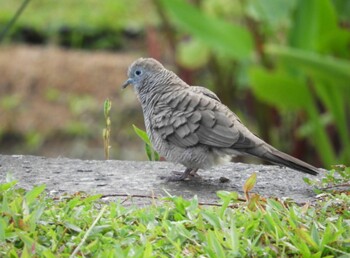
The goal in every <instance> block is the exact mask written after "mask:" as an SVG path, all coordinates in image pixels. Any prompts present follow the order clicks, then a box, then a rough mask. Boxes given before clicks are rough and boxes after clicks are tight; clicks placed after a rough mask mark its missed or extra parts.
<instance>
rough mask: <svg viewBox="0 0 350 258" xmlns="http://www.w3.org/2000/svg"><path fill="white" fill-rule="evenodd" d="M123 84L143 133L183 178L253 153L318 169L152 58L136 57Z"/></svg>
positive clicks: (311, 170) (309, 170)
mask: <svg viewBox="0 0 350 258" xmlns="http://www.w3.org/2000/svg"><path fill="white" fill-rule="evenodd" d="M127 76H128V79H127V80H126V81H125V82H124V83H123V85H122V88H123V89H125V88H126V87H127V86H128V85H130V84H131V85H133V88H134V91H135V92H136V95H137V98H138V100H139V101H140V103H141V107H142V111H143V116H144V122H145V127H146V132H147V134H148V136H149V139H150V141H151V143H152V144H153V147H154V149H155V150H156V151H157V152H158V153H159V154H160V155H161V156H163V157H165V159H166V160H167V161H171V162H173V163H177V164H182V165H183V166H185V167H186V169H185V171H184V172H183V173H182V174H180V176H177V177H176V178H174V179H175V180H185V179H188V178H190V177H191V176H193V175H195V174H196V172H197V171H198V170H199V169H208V168H210V167H213V166H215V165H218V164H221V163H223V162H227V161H230V160H231V158H232V157H234V156H237V155H252V156H255V157H258V158H261V159H263V160H266V161H268V162H271V163H274V164H278V165H282V166H286V167H289V168H292V169H294V170H298V171H301V172H304V173H307V174H311V175H317V174H318V169H317V168H316V167H314V166H312V165H310V164H308V163H306V162H304V161H302V160H299V159H297V158H294V157H292V156H290V155H288V154H286V153H283V152H281V151H279V150H277V149H276V148H274V147H272V146H271V145H269V144H268V143H266V142H265V141H263V140H262V139H260V138H259V137H258V136H256V135H255V134H253V133H252V132H250V131H249V129H248V128H247V127H246V126H245V125H243V124H242V122H241V121H240V119H239V118H238V116H237V115H236V114H235V113H234V112H232V111H231V110H230V109H229V108H228V107H227V106H226V105H224V104H223V103H222V102H221V101H220V99H219V98H218V97H217V96H216V94H215V93H214V92H212V91H210V90H209V89H207V88H204V87H201V86H190V85H188V84H187V83H186V82H184V81H183V80H182V79H180V78H179V77H178V76H177V75H176V74H175V73H174V72H172V71H170V70H167V69H166V68H165V67H164V66H163V65H162V64H161V63H160V62H158V61H157V60H155V59H153V58H139V59H137V60H136V61H134V62H133V63H132V64H131V65H130V67H129V69H128V72H127Z"/></svg>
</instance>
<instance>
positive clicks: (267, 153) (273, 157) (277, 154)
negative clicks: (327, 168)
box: [246, 143, 318, 176]
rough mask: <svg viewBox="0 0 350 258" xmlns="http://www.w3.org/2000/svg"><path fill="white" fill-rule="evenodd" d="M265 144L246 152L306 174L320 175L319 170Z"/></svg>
mask: <svg viewBox="0 0 350 258" xmlns="http://www.w3.org/2000/svg"><path fill="white" fill-rule="evenodd" d="M265 144H266V143H265ZM265 144H264V145H262V146H260V147H257V148H252V149H248V150H246V152H247V153H249V154H251V155H253V156H256V157H258V158H261V159H264V160H266V161H269V162H272V163H275V164H279V165H284V166H286V167H289V168H293V169H296V170H299V171H301V172H304V173H308V174H311V175H314V176H315V175H317V174H318V169H317V168H316V167H314V166H312V165H310V164H308V163H306V162H304V161H302V160H300V159H297V158H294V157H292V156H290V155H288V154H286V153H283V152H281V151H279V150H277V149H275V148H274V147H272V146H270V145H268V144H266V145H265Z"/></svg>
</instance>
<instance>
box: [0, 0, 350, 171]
mask: <svg viewBox="0 0 350 258" xmlns="http://www.w3.org/2000/svg"><path fill="white" fill-rule="evenodd" d="M20 3H21V1H19V0H16V1H14V0H4V1H2V4H1V5H2V6H1V8H0V26H2V27H4V26H5V24H6V23H7V22H8V21H9V20H10V19H11V18H12V16H13V14H14V13H15V11H16V8H18V6H20ZM0 29H1V28H0ZM14 43H17V44H18V43H21V44H22V43H30V44H39V46H41V47H43V45H50V46H51V47H52V46H60V47H64V48H69V49H85V50H84V51H89V52H88V53H89V54H91V55H96V54H97V52H96V50H99V52H98V53H101V52H103V53H105V51H109V52H108V53H107V54H108V56H113V58H114V59H115V60H119V59H120V60H121V59H122V60H123V62H122V64H123V65H120V66H118V67H113V68H111V67H108V68H106V64H103V60H105V61H106V60H107V55H105V56H103V57H101V60H100V59H99V60H100V61H99V62H93V61H90V62H89V60H90V59H89V58H88V57H86V59H84V61H85V62H87V63H91V65H92V66H94V68H91V70H89V69H85V70H79V71H78V73H79V76H78V77H77V78H78V79H79V80H78V81H77V84H78V85H83V84H84V83H85V81H84V80H83V79H82V76H91V74H98V73H103V72H106V71H105V70H108V74H109V76H115V77H116V78H117V79H118V80H119V81H118V83H120V84H121V82H122V81H123V80H124V79H125V76H126V75H125V71H126V67H127V66H128V65H129V64H130V62H131V61H132V60H133V59H134V58H136V57H139V56H152V57H154V58H157V59H159V60H160V61H162V62H163V63H165V65H166V66H167V67H169V68H171V69H173V70H175V71H176V72H177V73H178V74H179V75H180V76H181V77H182V78H183V79H184V80H185V81H186V82H188V83H189V84H193V85H203V86H206V87H208V88H210V89H211V90H213V91H215V92H216V93H217V95H218V96H219V97H220V98H221V100H222V102H224V103H225V104H226V105H228V106H229V107H230V108H231V109H233V110H234V111H235V112H236V113H237V114H238V115H239V116H240V117H241V119H242V120H243V122H244V123H246V124H247V125H248V127H249V128H251V129H252V130H253V131H255V132H256V133H257V134H258V135H260V136H261V137H262V138H264V139H265V140H266V141H268V142H269V143H271V144H272V145H274V146H276V147H277V148H279V149H281V150H283V151H285V152H288V153H290V154H292V155H294V156H296V157H299V158H301V159H303V160H306V161H308V162H310V163H312V164H315V165H317V166H326V167H329V166H330V165H331V164H337V163H343V164H349V163H350V133H349V129H350V108H349V100H350V85H349V84H350V61H349V58H350V2H349V1H342V0H309V1H303V0H290V1H277V0H242V1H230V0H218V1H211V0H193V1H185V0H170V1H169V0H153V1H146V0H138V1H136V0H135V1H132V2H130V1H126V0H122V1H113V0H108V1H107V0H106V1H104V2H103V4H101V3H98V2H96V1H93V0H86V1H68V0H66V1H59V2H57V1H44V0H40V1H39V0H38V1H35V2H34V1H33V2H30V3H29V5H28V7H27V9H26V10H25V11H24V13H23V14H22V16H21V17H20V19H19V20H18V21H17V22H16V23H15V25H14V26H13V27H12V28H11V30H10V31H9V32H8V33H7V37H6V39H5V41H4V43H3V46H2V47H1V48H0V54H1V52H4V51H8V50H9V49H8V46H9V45H11V44H14ZM1 49H2V50H1ZM91 50H94V51H93V52H91ZM70 51H72V50H70ZM60 53H61V52H59V54H60ZM65 53H66V52H65ZM68 53H72V52H68ZM84 53H85V52H84ZM121 54H123V58H121V57H120V55H121ZM74 55H76V53H74ZM125 55H126V56H127V57H125ZM2 56H3V54H2ZM0 58H1V55H0ZM77 58H80V59H81V56H80V55H78V56H77ZM84 58H85V57H84ZM93 60H95V59H93ZM3 61H4V62H3V63H4V66H5V67H7V66H6V64H7V61H6V60H3ZM73 63H74V62H73ZM106 63H108V64H110V63H111V62H110V61H108V62H107V61H106ZM74 64H76V63H74ZM97 64H98V65H101V69H98V66H97ZM84 65H85V63H84ZM86 65H87V64H86ZM84 67H85V66H84ZM0 68H2V66H1V59H0ZM85 68H86V67H85ZM113 69H119V70H118V71H115V72H114V70H113ZM0 70H1V69H0ZM71 70H72V69H71ZM53 71H54V72H56V73H58V72H59V71H57V69H54V70H53ZM116 73H118V75H116ZM46 76H48V75H47V74H46ZM57 76H67V75H63V74H60V75H57ZM0 77H2V78H4V77H5V78H8V76H7V77H6V76H0ZM105 77H106V76H100V77H99V82H96V83H95V85H93V86H92V88H94V89H95V91H94V90H92V89H89V91H88V92H87V90H86V87H81V88H82V89H80V90H77V91H75V89H69V88H65V87H63V86H62V87H61V88H60V86H58V85H60V84H57V85H46V94H45V96H46V104H48V102H50V103H51V104H52V103H56V104H57V105H67V106H70V107H71V109H72V110H68V112H69V113H70V114H71V117H70V119H71V120H72V121H75V122H77V123H80V124H82V125H85V126H81V127H79V126H76V125H75V127H74V128H80V129H79V130H73V131H74V135H70V136H69V137H68V139H69V140H70V141H73V140H74V141H76V139H80V138H79V137H78V136H79V133H78V134H77V133H76V132H81V133H82V135H84V136H83V137H81V138H82V139H85V140H86V141H89V142H90V144H85V145H83V146H85V147H86V149H88V148H90V149H91V148H92V147H91V146H94V147H93V148H92V149H94V150H95V152H93V153H91V154H90V156H89V155H87V154H86V153H87V151H82V152H79V153H71V152H69V153H60V154H59V155H70V156H74V157H79V158H85V157H91V155H92V156H93V157H95V158H103V144H102V143H101V142H100V140H97V138H96V137H99V136H100V130H98V129H96V128H98V127H100V128H102V127H103V110H102V108H100V109H101V110H99V108H98V107H99V106H100V107H102V106H103V105H102V104H100V103H102V102H103V99H105V98H106V97H110V98H111V101H112V102H114V101H113V98H112V94H115V95H113V97H115V98H117V101H118V105H113V108H112V110H111V116H115V117H112V118H111V120H112V121H113V124H112V126H111V129H112V133H111V137H112V139H111V146H112V148H111V158H130V157H132V159H142V158H144V157H143V156H142V154H134V152H138V151H139V152H140V153H142V145H141V144H140V142H139V141H138V140H137V136H136V137H135V135H134V133H133V131H132V126H131V125H132V124H133V123H135V124H136V125H137V126H138V127H140V128H143V125H142V117H141V112H140V110H139V107H138V103H137V102H136V100H135V98H134V96H133V94H132V93H129V92H130V91H125V92H123V94H120V92H119V90H118V86H117V83H116V82H115V83H116V84H115V85H111V81H106V80H105ZM89 81H90V80H89ZM112 81H113V80H112ZM113 82H114V81H113ZM11 83H12V82H11ZM28 83H29V84H30V83H32V84H33V83H34V84H35V83H38V84H40V83H42V82H41V81H40V80H36V81H35V80H34V82H33V81H32V82H28ZM1 84H3V85H8V84H9V83H8V82H6V81H4V79H2V81H0V85H1ZM102 85H103V87H102ZM39 87H45V85H44V86H40V85H39ZM48 87H49V88H50V89H54V90H50V91H48V90H47V88H48ZM76 87H77V88H79V86H76ZM7 88H9V87H7ZM13 88H15V87H13ZM62 88H63V89H62ZM40 89H43V88H40ZM67 89H68V90H69V92H67ZM0 93H1V101H0V103H2V104H1V105H2V106H5V107H1V109H2V110H4V109H3V108H5V109H6V110H7V111H6V112H10V111H8V110H13V112H15V110H17V111H18V110H21V103H22V101H25V100H22V98H23V95H22V94H20V93H18V92H16V91H15V92H13V91H11V90H9V91H8V92H6V91H2V90H0ZM71 94H72V95H73V96H77V99H79V96H80V94H82V95H83V96H86V95H90V96H92V101H90V100H89V101H82V103H83V104H84V103H85V104H86V103H87V104H86V105H85V104H84V105H82V106H83V111H81V110H80V109H79V110H78V111H74V110H75V109H74V108H73V107H74V106H75V104H73V103H75V101H73V103H71V104H69V103H70V101H72V97H69V95H71ZM116 95H117V96H116ZM86 100H88V98H86ZM94 100H95V102H97V103H98V105H93V103H94ZM77 102H79V101H78V100H77ZM22 104H23V103H22ZM78 106H79V105H78ZM96 106H97V107H96ZM89 107H93V108H91V109H90V108H89ZM73 109H74V110H73ZM113 113H114V115H113ZM29 114H30V113H29ZM8 117H10V118H12V120H11V119H9V118H8ZM8 117H7V119H9V120H7V121H10V122H11V123H7V125H8V124H10V125H11V126H6V123H3V121H1V122H2V128H0V129H1V130H0V133H1V135H2V140H1V142H2V144H1V145H2V146H5V144H8V141H6V137H5V136H7V137H8V136H9V135H11V134H9V130H12V131H16V130H15V128H14V127H16V122H15V121H14V116H8ZM0 120H2V119H1V117H0ZM68 120H69V119H67V121H68ZM65 123H68V124H69V121H68V122H65ZM82 128H90V129H89V130H90V132H89V133H86V130H84V129H82ZM30 129H31V130H28V133H29V135H34V136H35V137H33V136H32V138H33V139H34V140H30V141H29V142H31V143H30V145H35V144H36V145H38V146H37V148H36V150H35V151H33V150H29V151H31V153H41V151H42V150H44V149H45V148H44V147H45V142H47V141H48V140H47V139H49V137H51V138H55V134H52V132H51V133H46V135H43V134H44V133H41V134H40V133H39V135H37V136H36V134H33V128H30ZM62 130H63V129H62ZM89 130H88V131H89ZM63 132H65V133H64V134H65V135H66V136H67V131H64V130H63ZM113 132H118V133H113ZM60 133H61V132H60ZM68 134H69V133H68ZM113 134H114V135H115V136H113ZM66 136H65V137H66ZM65 137H63V138H65ZM26 138H28V137H25V138H24V139H26ZM29 138H30V137H29ZM27 141H28V140H27ZM33 142H34V144H33ZM78 146H79V148H78V149H84V148H83V146H82V145H78ZM98 146H99V147H100V151H98V152H96V150H97V149H99V148H98ZM6 149H8V148H7V147H6ZM86 149H84V150H86ZM17 152H22V150H19V151H17ZM44 155H58V154H57V153H52V152H51V153H50V154H45V153H44Z"/></svg>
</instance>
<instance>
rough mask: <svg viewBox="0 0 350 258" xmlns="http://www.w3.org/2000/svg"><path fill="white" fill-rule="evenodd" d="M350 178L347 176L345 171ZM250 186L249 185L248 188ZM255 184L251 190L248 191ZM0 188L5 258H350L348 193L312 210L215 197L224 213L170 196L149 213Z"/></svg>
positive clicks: (0, 241)
mask: <svg viewBox="0 0 350 258" xmlns="http://www.w3.org/2000/svg"><path fill="white" fill-rule="evenodd" d="M348 172H349V171H348ZM248 181H249V180H248ZM252 184H254V178H252V179H251V180H250V182H249V183H248V182H247V183H246V185H245V189H246V190H247V191H249V189H251V187H252ZM44 189H45V186H37V187H34V188H33V189H31V190H30V191H25V190H23V189H18V188H16V181H11V180H8V182H7V183H3V184H1V185H0V214H1V216H0V256H1V257H73V256H74V257H184V256H186V257H236V256H241V257H263V256H264V257H267V256H268V257H286V256H288V257H349V256H348V255H349V253H350V212H349V207H350V196H349V191H347V192H339V191H338V192H337V191H332V192H329V193H323V194H322V198H319V199H318V200H317V201H316V202H315V203H313V204H309V203H306V204H304V205H302V206H298V205H297V204H295V203H293V202H285V201H281V200H277V199H265V198H263V197H261V196H259V195H256V194H255V195H254V194H250V198H249V201H248V202H245V201H242V198H239V197H238V194H237V193H230V192H224V191H221V192H218V196H219V197H220V200H221V205H218V206H216V205H214V204H200V203H199V202H198V200H197V198H196V197H195V198H193V199H190V200H185V199H183V198H181V197H177V196H169V197H167V198H164V199H162V200H157V202H154V204H152V205H150V206H147V207H136V206H131V207H130V206H129V207H126V206H124V205H123V204H121V203H120V202H110V203H105V202H102V201H101V200H100V198H101V195H94V196H89V195H85V194H83V193H77V194H75V195H72V196H62V197H59V198H58V197H55V198H52V197H50V196H48V195H47V194H45V191H44Z"/></svg>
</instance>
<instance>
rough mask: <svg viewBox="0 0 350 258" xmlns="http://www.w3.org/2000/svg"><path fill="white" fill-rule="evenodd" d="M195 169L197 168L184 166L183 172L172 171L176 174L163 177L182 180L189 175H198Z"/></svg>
mask: <svg viewBox="0 0 350 258" xmlns="http://www.w3.org/2000/svg"><path fill="white" fill-rule="evenodd" d="M197 171H198V168H197V169H192V168H186V170H185V171H184V172H183V173H181V172H174V173H175V174H176V176H171V177H164V178H166V179H167V180H168V181H184V180H186V179H188V178H190V177H195V176H198V175H197V173H196V172H197Z"/></svg>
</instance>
